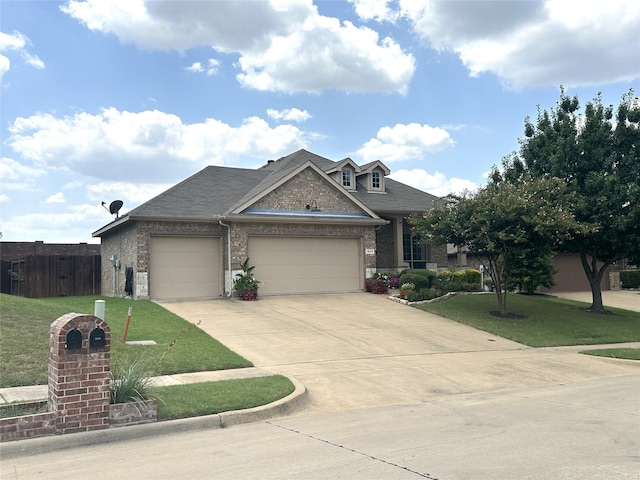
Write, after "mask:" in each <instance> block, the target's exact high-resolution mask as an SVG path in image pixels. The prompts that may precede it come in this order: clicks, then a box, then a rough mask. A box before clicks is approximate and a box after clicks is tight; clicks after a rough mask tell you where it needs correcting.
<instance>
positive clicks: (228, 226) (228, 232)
mask: <svg viewBox="0 0 640 480" xmlns="http://www.w3.org/2000/svg"><path fill="white" fill-rule="evenodd" d="M224 219H225V217H223V216H221V215H218V223H219V224H220V225H222V226H223V227H227V265H228V266H229V284H228V285H227V287H228V288H227V298H231V293H232V292H231V289H232V287H233V282H232V278H231V225H229V224H227V223H223V222H222V220H224Z"/></svg>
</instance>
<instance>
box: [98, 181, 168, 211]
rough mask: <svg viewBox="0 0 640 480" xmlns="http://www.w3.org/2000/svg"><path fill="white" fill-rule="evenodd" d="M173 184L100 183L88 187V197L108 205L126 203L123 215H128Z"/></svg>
mask: <svg viewBox="0 0 640 480" xmlns="http://www.w3.org/2000/svg"><path fill="white" fill-rule="evenodd" d="M172 186H173V184H170V183H159V184H139V183H127V182H100V183H96V184H92V185H88V186H87V197H88V198H89V200H93V201H95V202H96V203H100V202H105V203H107V204H109V203H111V202H112V201H114V200H122V201H123V202H124V206H123V209H122V210H121V213H126V212H127V211H128V210H131V208H134V207H136V206H138V205H140V204H142V203H144V202H146V201H147V200H151V199H152V198H153V197H155V196H157V195H159V194H161V193H162V192H164V191H166V190H168V189H169V188H171V187H172Z"/></svg>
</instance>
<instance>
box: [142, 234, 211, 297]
mask: <svg viewBox="0 0 640 480" xmlns="http://www.w3.org/2000/svg"><path fill="white" fill-rule="evenodd" d="M149 274H150V279H149V287H150V294H151V298H154V299H180V298H213V297H218V296H220V295H221V294H222V291H221V286H222V281H221V278H222V264H221V256H220V239H218V238H212V237H152V238H151V250H150V258H149Z"/></svg>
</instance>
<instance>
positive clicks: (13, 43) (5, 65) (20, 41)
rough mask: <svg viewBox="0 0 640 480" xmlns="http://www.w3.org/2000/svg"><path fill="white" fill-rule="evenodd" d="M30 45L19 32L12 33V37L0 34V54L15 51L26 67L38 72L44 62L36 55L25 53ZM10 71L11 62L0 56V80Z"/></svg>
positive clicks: (43, 65) (43, 66)
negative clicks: (35, 69) (29, 66)
mask: <svg viewBox="0 0 640 480" xmlns="http://www.w3.org/2000/svg"><path fill="white" fill-rule="evenodd" d="M30 44H31V42H30V41H29V39H28V38H27V37H26V36H24V35H23V34H21V33H20V32H17V31H14V32H13V34H12V35H9V34H8V33H4V32H0V52H9V51H15V52H17V53H19V54H20V56H21V57H22V58H23V59H24V61H25V62H26V63H27V64H28V65H31V66H32V67H34V68H37V69H40V70H41V69H43V68H45V64H44V62H43V61H42V60H41V59H40V58H39V57H38V56H37V55H32V54H30V53H29V52H27V47H28V46H29V45H30ZM10 69H11V60H10V59H9V58H8V57H7V56H5V55H0V78H2V77H3V76H4V74H5V73H7V72H8V71H9V70H10Z"/></svg>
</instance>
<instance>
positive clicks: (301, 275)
mask: <svg viewBox="0 0 640 480" xmlns="http://www.w3.org/2000/svg"><path fill="white" fill-rule="evenodd" d="M360 257H361V255H360V240H359V239H357V238H326V237H322V238H320V237H250V238H249V263H250V264H251V265H255V267H256V268H255V270H254V274H255V277H256V279H258V280H259V281H260V282H262V284H261V285H260V287H259V290H258V293H259V294H260V295H277V294H293V293H334V292H355V291H358V290H360V289H361V278H362V270H363V269H362V266H361V260H360Z"/></svg>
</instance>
